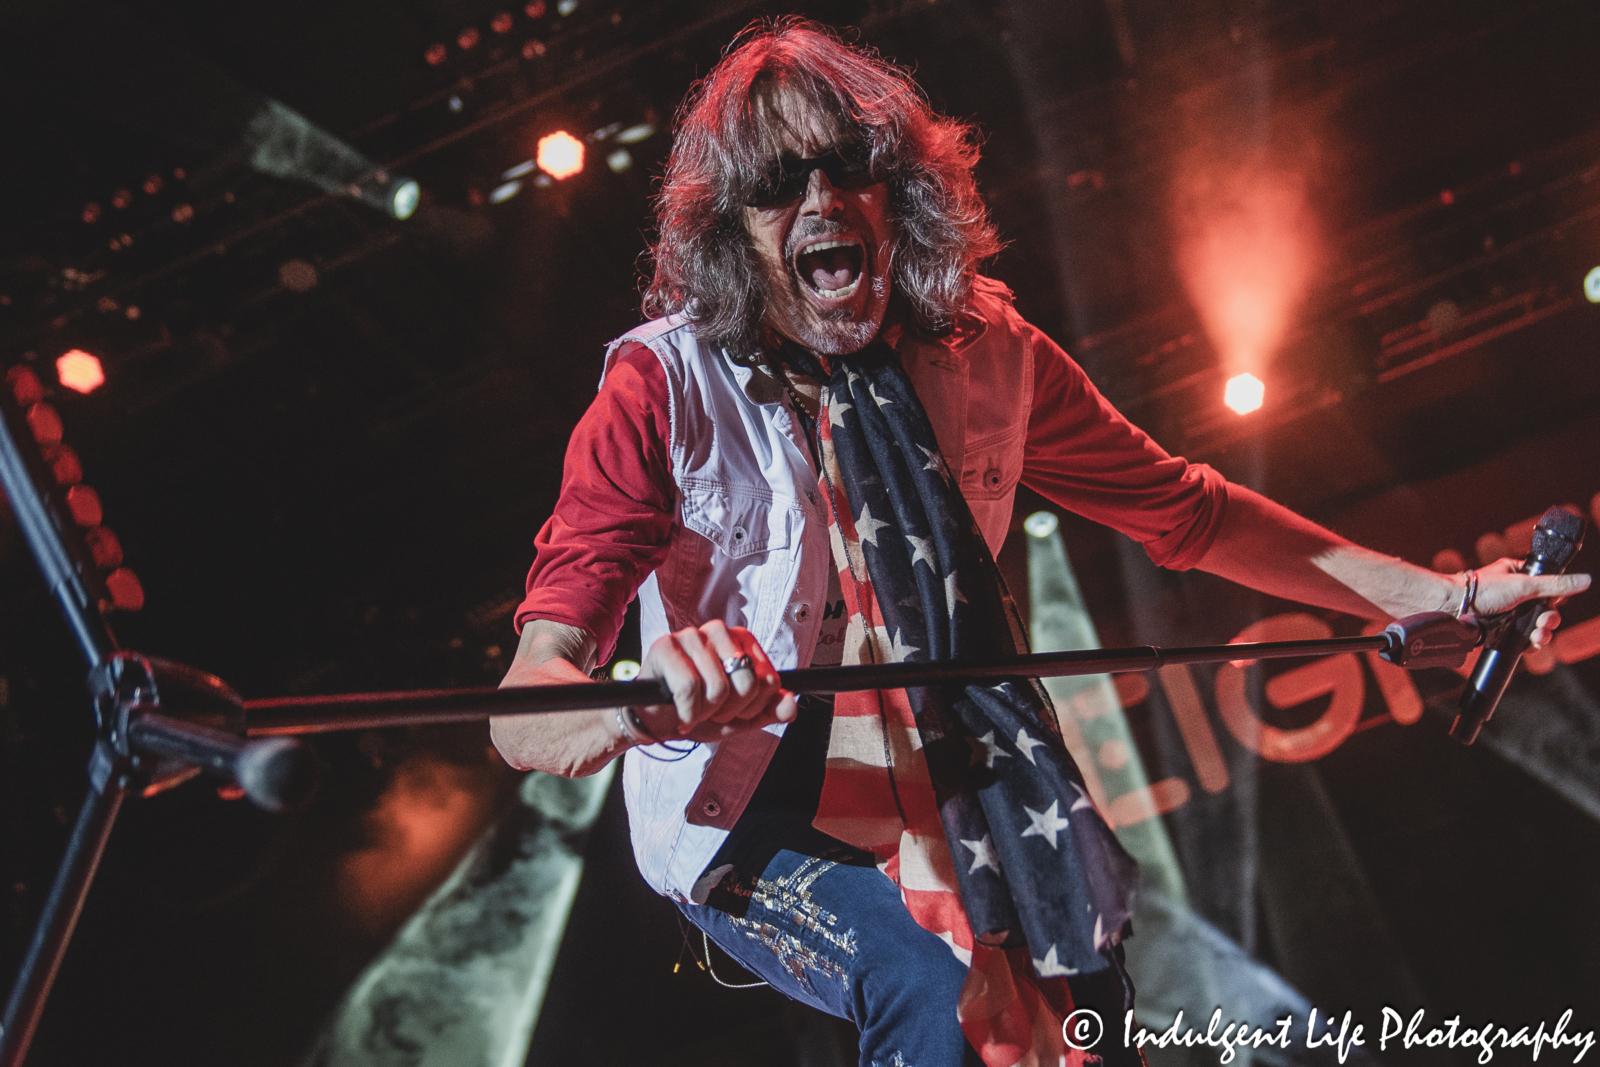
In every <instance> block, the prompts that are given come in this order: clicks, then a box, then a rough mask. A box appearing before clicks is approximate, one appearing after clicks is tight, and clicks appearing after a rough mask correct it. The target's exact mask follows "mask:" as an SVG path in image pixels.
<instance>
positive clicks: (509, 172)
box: [500, 159, 538, 182]
mask: <svg viewBox="0 0 1600 1067" xmlns="http://www.w3.org/2000/svg"><path fill="white" fill-rule="evenodd" d="M536 166H538V164H537V163H535V162H534V161H533V160H531V159H525V160H523V161H522V162H521V163H518V164H517V165H516V166H514V167H509V168H507V169H506V172H505V173H504V174H502V175H500V180H501V181H503V182H508V181H511V180H512V179H514V178H520V177H522V176H523V175H524V174H526V173H528V172H529V171H530V170H532V169H533V168H534V167H536Z"/></svg>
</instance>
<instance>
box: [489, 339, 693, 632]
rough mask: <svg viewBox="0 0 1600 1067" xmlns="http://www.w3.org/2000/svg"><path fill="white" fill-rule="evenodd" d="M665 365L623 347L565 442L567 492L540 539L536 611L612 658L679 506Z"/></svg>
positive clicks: (522, 614)
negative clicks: (580, 632)
mask: <svg viewBox="0 0 1600 1067" xmlns="http://www.w3.org/2000/svg"><path fill="white" fill-rule="evenodd" d="M667 404H668V400H667V379H666V372H665V371H664V370H663V369H662V367H661V364H660V362H659V361H658V360H657V359H656V357H655V354H654V353H653V352H651V351H650V349H648V348H646V347H645V346H644V345H641V344H635V343H630V344H628V345H625V346H624V347H623V348H622V349H621V350H620V351H619V352H618V353H617V359H616V360H615V361H614V362H613V363H612V366H611V370H610V371H609V373H607V374H606V378H605V382H604V383H603V384H602V385H601V388H600V393H599V395H598V396H596V397H595V400H594V403H593V404H591V405H590V406H589V410H588V411H587V412H585V413H584V416H583V418H582V419H581V420H580V421H579V422H578V426H577V429H575V430H574V431H573V434H572V439H571V440H570V441H569V442H568V444H567V455H566V462H565V464H564V466H563V469H562V477H561V497H560V499H559V500H557V501H556V507H555V511H554V513H553V514H551V516H550V519H549V521H547V522H546V523H545V524H544V527H543V528H542V529H541V530H540V531H539V533H538V536H537V537H535V538H534V552H535V555H534V561H533V567H532V568H531V569H530V570H529V571H528V584H527V596H526V598H524V600H523V601H522V604H521V606H520V607H518V608H517V615H516V620H517V630H518V632H521V630H522V627H523V624H524V623H526V622H527V621H528V620H530V619H548V620H550V621H553V622H559V623H565V624H566V625H568V626H577V627H581V628H583V629H585V630H588V631H589V632H590V633H592V634H594V635H595V637H596V638H598V640H599V645H600V662H602V663H604V662H605V661H606V660H608V659H610V657H611V653H612V651H613V650H614V649H615V647H616V642H617V633H618V631H619V630H621V628H622V620H623V615H624V613H625V611H626V610H627V607H628V602H629V601H630V600H632V599H633V597H634V594H635V593H636V592H638V589H639V585H640V584H641V583H642V582H643V581H644V580H645V579H646V578H648V577H649V576H650V574H651V572H652V571H654V570H655V569H656V568H657V567H659V566H661V564H662V562H663V561H664V560H665V559H666V555H667V548H668V543H669V541H670V539H671V537H672V528H673V522H674V516H675V514H676V491H675V489H674V488H673V482H672V466H671V456H670V452H669V448H670V444H669V441H670V438H669V429H668V419H669V413H668V406H667Z"/></svg>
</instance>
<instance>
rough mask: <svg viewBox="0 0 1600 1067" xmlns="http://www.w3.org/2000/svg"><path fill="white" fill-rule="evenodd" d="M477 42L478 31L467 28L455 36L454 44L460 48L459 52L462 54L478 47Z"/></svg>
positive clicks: (470, 27)
mask: <svg viewBox="0 0 1600 1067" xmlns="http://www.w3.org/2000/svg"><path fill="white" fill-rule="evenodd" d="M478 40H479V38H478V31H477V29H475V28H474V27H472V26H468V27H467V28H466V29H464V30H462V31H461V33H460V34H458V35H457V36H456V44H458V45H460V46H461V50H462V51H463V52H465V51H467V50H468V49H471V48H476V47H477V46H478Z"/></svg>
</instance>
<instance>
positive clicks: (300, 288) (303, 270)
mask: <svg viewBox="0 0 1600 1067" xmlns="http://www.w3.org/2000/svg"><path fill="white" fill-rule="evenodd" d="M319 280H320V279H319V277H318V275H317V268H316V267H315V266H313V265H312V264H310V263H307V262H306V261H305V260H303V259H291V260H288V261H287V262H285V263H280V264H279V265H278V281H280V282H282V283H283V287H284V288H285V289H287V290H289V291H290V292H291V293H309V292H310V291H311V290H313V289H315V288H316V287H317V282H318V281H319Z"/></svg>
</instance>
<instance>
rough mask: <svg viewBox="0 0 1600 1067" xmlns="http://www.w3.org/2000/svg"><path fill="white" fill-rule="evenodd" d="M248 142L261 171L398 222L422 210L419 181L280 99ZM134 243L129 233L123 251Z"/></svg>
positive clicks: (264, 112)
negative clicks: (351, 200)
mask: <svg viewBox="0 0 1600 1067" xmlns="http://www.w3.org/2000/svg"><path fill="white" fill-rule="evenodd" d="M245 144H246V146H247V147H248V148H249V149H250V166H251V167H252V168H254V169H255V170H256V171H258V172H259V173H262V174H270V175H272V176H273V177H274V178H288V179H291V180H294V181H302V182H306V183H308V184H310V185H313V186H315V187H317V188H318V189H321V190H322V191H323V192H325V193H328V194H330V195H333V196H349V197H354V198H355V199H357V200H360V201H361V202H362V203H365V204H367V205H369V206H371V207H374V208H377V209H378V210H380V211H384V212H386V213H387V214H389V215H391V216H393V217H394V218H397V219H404V218H407V217H409V216H410V215H411V213H412V212H414V211H415V210H416V209H417V201H418V198H419V197H420V195H421V190H420V189H419V188H418V187H417V183H416V182H415V181H413V180H412V179H410V178H405V177H401V176H399V175H391V174H390V173H389V172H388V171H386V170H384V169H383V168H382V167H379V166H377V165H375V164H374V163H373V162H372V161H371V160H369V159H367V157H365V156H363V155H362V154H361V153H360V152H358V151H356V149H355V148H353V147H351V146H350V145H348V144H346V143H345V142H343V141H341V140H339V139H338V138H337V137H335V136H333V135H332V134H331V133H328V132H327V131H326V130H324V129H322V128H320V127H318V126H315V125H313V124H312V122H311V120H310V119H307V118H306V117H305V116H304V115H301V114H300V113H299V112H297V111H295V110H293V109H292V108H290V107H288V106H287V105H285V104H282V103H279V102H278V101H276V100H268V101H267V102H266V104H265V105H263V106H262V108H261V109H260V110H259V111H258V112H256V115H255V117H254V118H252V119H251V120H250V124H249V126H248V128H247V129H246V130H245ZM129 243H130V241H129V239H128V237H127V235H126V234H124V235H123V237H122V238H121V247H124V248H126V247H127V246H128V244H129ZM113 247H116V246H115V245H113Z"/></svg>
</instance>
